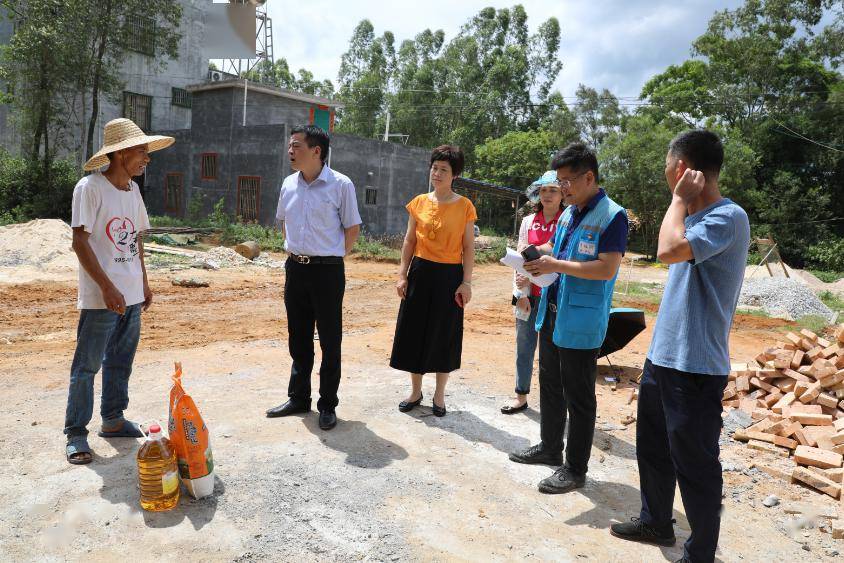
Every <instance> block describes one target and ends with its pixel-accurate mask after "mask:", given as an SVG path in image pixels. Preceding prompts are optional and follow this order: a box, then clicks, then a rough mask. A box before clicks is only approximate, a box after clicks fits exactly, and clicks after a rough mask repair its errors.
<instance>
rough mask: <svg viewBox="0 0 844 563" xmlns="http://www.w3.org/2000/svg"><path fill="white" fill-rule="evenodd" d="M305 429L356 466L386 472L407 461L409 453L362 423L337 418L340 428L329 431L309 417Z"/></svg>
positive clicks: (317, 420) (315, 418)
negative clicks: (387, 469) (388, 468)
mask: <svg viewBox="0 0 844 563" xmlns="http://www.w3.org/2000/svg"><path fill="white" fill-rule="evenodd" d="M302 422H303V423H304V424H305V427H306V428H307V429H308V430H309V431H310V432H311V433H312V434H314V435H315V436H317V437H319V439H320V440H321V441H322V443H323V444H325V445H326V446H328V447H329V448H331V449H332V450H336V451H338V452H342V453H344V454H346V463H347V464H348V465H353V466H355V467H362V468H370V469H382V468H384V467H387V466H388V465H390V464H391V463H393V462H394V461H399V460H402V459H406V458H407V450H405V449H404V448H403V447H401V446H399V445H398V444H396V443H395V442H391V441H390V440H387V439H386V438H382V437H381V436H379V435H378V434H376V433H375V432H373V431H372V430H370V429H369V428H367V426H366V423H365V422H361V421H359V420H343V419H340V418H338V419H337V426H336V427H334V428H333V429H332V430H329V431H325V430H322V429H321V428H320V427H319V419H318V417H314V416H306V417H304V418H303V419H302Z"/></svg>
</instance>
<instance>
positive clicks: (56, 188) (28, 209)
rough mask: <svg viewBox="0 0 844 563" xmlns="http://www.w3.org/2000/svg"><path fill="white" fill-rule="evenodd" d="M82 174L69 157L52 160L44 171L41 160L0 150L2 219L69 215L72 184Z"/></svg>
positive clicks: (74, 183)
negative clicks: (16, 155)
mask: <svg viewBox="0 0 844 563" xmlns="http://www.w3.org/2000/svg"><path fill="white" fill-rule="evenodd" d="M48 174H49V175H48ZM80 176H81V174H80V171H79V169H78V168H77V166H76V163H74V162H71V161H68V160H55V161H53V163H52V165H51V167H50V170H49V171H48V172H45V170H44V169H43V167H42V166H41V163H40V162H30V161H27V160H25V159H23V158H19V157H14V156H11V155H10V154H9V153H8V152H6V151H1V150H0V223H5V224H8V223H13V222H14V223H18V222H22V221H27V220H29V219H33V218H35V217H42V218H52V217H55V218H59V219H69V218H70V206H71V200H72V198H73V188H74V186H75V185H76V182H78V181H79V178H80Z"/></svg>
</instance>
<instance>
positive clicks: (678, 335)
mask: <svg viewBox="0 0 844 563" xmlns="http://www.w3.org/2000/svg"><path fill="white" fill-rule="evenodd" d="M723 162H724V147H723V145H722V144H721V140H720V139H718V136H717V135H715V133H712V132H711V131H705V130H694V131H686V132H684V133H680V134H679V135H677V137H675V138H674V140H673V141H671V144H670V145H669V148H668V154H667V156H666V158H665V179H666V181H667V183H668V188H669V190H671V194H672V201H671V205H670V206H669V207H668V211H666V213H665V217H664V218H663V220H662V226H661V227H660V229H659V245H658V248H657V256H658V257H659V260H660V262H662V263H663V264H670V265H671V266H670V267H669V268H668V282H667V283H666V284H665V293H664V294H663V297H662V303H661V304H660V306H659V313H658V315H657V318H656V326H655V327H654V333H653V339H652V340H651V347H650V350H648V358H647V360H646V361H645V368H644V373H643V374H642V383H641V386H640V389H639V403H638V416H637V424H636V460H637V461H638V464H639V482H640V485H641V490H642V509H641V511H640V512H639V516H638V517H634V518H632V519H631V521H630V522H622V523H617V524H613V525H612V526H611V527H610V532H611V533H612V535H614V536H616V537H619V538H623V539H626V540H632V541H638V542H646V543H653V544H657V545H664V546H670V545H674V542H675V541H676V538H675V536H674V529H673V526H672V525H671V524H672V522H673V519H672V518H671V516H672V511H673V508H674V489H675V487H676V486H677V485H679V486H680V496H681V497H682V498H683V507H684V508H685V509H686V518H687V519H688V521H689V527H690V528H691V531H692V533H691V535H689V539H688V540H686V544H685V546H684V550H683V558H682V559H680V560H679V561H680V562H688V561H691V562H693V563H698V562H706V563H709V562H711V561H714V560H715V551H716V549H717V547H718V533H719V531H720V526H721V493H722V488H723V480H722V477H721V462H720V461H719V459H718V453H719V448H718V438H719V437H720V435H721V397H722V395H723V393H724V387H726V385H727V374H728V373H729V371H730V351H729V336H730V326H731V325H732V322H733V315H734V314H735V311H736V304H737V303H738V298H739V292H740V291H741V286H742V283H743V281H744V267H745V264H746V263H747V249H748V246H749V245H750V223H749V222H748V220H747V213H745V211H744V210H743V209H742V208H741V207H739V206H738V205H736V204H735V203H733V202H732V201H730V200H729V199H727V198H724V197H722V196H721V191H720V189H719V188H718V176H719V174H720V171H721V165H722V163H723Z"/></svg>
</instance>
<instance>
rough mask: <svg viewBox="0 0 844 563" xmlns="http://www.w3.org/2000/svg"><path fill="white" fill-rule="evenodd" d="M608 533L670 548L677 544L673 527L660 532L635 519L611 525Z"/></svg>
mask: <svg viewBox="0 0 844 563" xmlns="http://www.w3.org/2000/svg"><path fill="white" fill-rule="evenodd" d="M672 522H673V520H672ZM610 533H611V534H612V535H614V536H615V537H617V538H621V539H623V540H630V541H637V542H642V543H652V544H656V545H662V546H665V547H670V546H672V545H674V544H675V543H677V538H676V537H675V536H674V528H673V527H669V528H668V529H666V530H662V531H660V530H657V529H656V528H654V527H653V526H649V525H648V524H645V523H644V522H642V521H641V520H639V519H638V518H636V517H633V518H631V519H630V522H621V523H619V524H613V525H612V526H610ZM681 561H682V559H681Z"/></svg>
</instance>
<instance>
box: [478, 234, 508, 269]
mask: <svg viewBox="0 0 844 563" xmlns="http://www.w3.org/2000/svg"><path fill="white" fill-rule="evenodd" d="M506 252H507V238H506V237H496V238H495V239H493V243H492V245H491V246H490V247H489V248H482V249H480V250H476V251H475V263H477V264H488V263H490V262H498V261H499V260H501V259H502V258H503V257H504V254H506Z"/></svg>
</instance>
